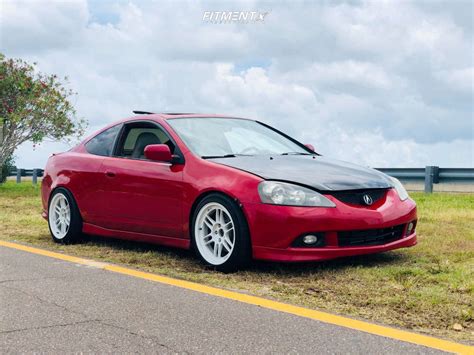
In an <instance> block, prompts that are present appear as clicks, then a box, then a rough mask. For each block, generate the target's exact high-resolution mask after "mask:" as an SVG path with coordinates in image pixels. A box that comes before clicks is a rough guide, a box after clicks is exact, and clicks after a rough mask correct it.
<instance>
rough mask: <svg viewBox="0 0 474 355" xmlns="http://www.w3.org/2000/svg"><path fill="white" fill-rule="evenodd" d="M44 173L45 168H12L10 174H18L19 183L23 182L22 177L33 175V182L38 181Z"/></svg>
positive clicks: (17, 181)
mask: <svg viewBox="0 0 474 355" xmlns="http://www.w3.org/2000/svg"><path fill="white" fill-rule="evenodd" d="M43 173H44V170H43V169H19V168H16V169H12V170H11V171H10V174H9V176H16V183H17V184H19V183H20V182H21V178H22V177H26V176H31V178H32V179H31V181H32V182H33V184H37V183H38V178H39V177H42V176H43Z"/></svg>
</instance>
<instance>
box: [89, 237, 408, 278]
mask: <svg viewBox="0 0 474 355" xmlns="http://www.w3.org/2000/svg"><path fill="white" fill-rule="evenodd" d="M85 242H86V243H92V244H95V245H98V246H106V247H109V248H113V249H117V250H129V251H133V252H139V253H147V252H154V253H158V254H163V255H166V256H168V257H171V258H177V259H183V261H185V262H188V263H191V264H192V265H189V266H191V268H187V271H188V272H196V273H197V272H204V271H205V272H208V271H210V270H211V271H212V268H211V267H206V266H205V265H203V264H202V263H201V262H200V260H199V259H198V258H197V256H196V255H195V253H194V252H193V251H192V250H185V249H178V248H172V247H167V246H163V245H159V244H152V243H145V242H136V241H128V240H122V239H114V238H105V237H101V236H92V235H88V236H86V240H85ZM409 258H410V257H409V255H407V254H406V253H400V252H397V251H389V252H385V253H378V254H369V255H359V256H349V257H343V258H338V259H333V260H326V261H318V262H298V263H282V262H269V261H260V260H253V261H252V262H251V263H250V265H248V267H247V268H245V270H242V271H240V272H245V273H269V274H281V275H285V276H291V275H292V274H293V275H295V276H296V275H297V276H302V275H304V274H314V273H318V272H323V271H333V272H334V271H338V270H340V271H343V270H346V269H349V268H358V267H364V268H376V267H381V266H384V265H394V264H399V263H403V262H404V261H407V260H408V259H409Z"/></svg>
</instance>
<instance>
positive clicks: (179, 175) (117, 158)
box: [101, 121, 183, 238]
mask: <svg viewBox="0 0 474 355" xmlns="http://www.w3.org/2000/svg"><path fill="white" fill-rule="evenodd" d="M153 136H155V137H153ZM165 143H166V144H168V145H169V146H170V148H172V153H173V151H176V148H175V147H176V146H175V145H174V142H173V141H172V140H171V138H170V136H169V135H168V134H167V132H166V131H165V130H164V129H163V128H161V127H160V126H159V125H158V124H156V123H154V122H150V121H144V122H133V123H129V124H125V125H124V127H123V128H122V133H121V136H120V138H119V139H118V142H117V145H116V148H115V151H114V155H113V156H110V157H106V158H104V160H103V163H102V166H101V173H102V174H103V175H104V177H105V179H106V183H105V184H104V187H103V191H102V201H103V202H105V204H104V206H103V215H104V218H103V221H102V224H103V227H105V228H108V229H114V230H120V231H130V232H137V233H145V234H152V235H156V236H164V237H173V238H181V237H183V231H182V225H183V224H182V218H183V212H182V204H183V188H182V184H183V164H182V163H178V164H171V163H168V162H157V161H150V160H147V159H146V158H145V157H144V152H143V150H144V148H145V146H146V145H147V144H165Z"/></svg>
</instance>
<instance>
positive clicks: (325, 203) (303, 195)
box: [258, 181, 336, 207]
mask: <svg viewBox="0 0 474 355" xmlns="http://www.w3.org/2000/svg"><path fill="white" fill-rule="evenodd" d="M258 193H259V195H260V199H261V200H262V202H263V203H269V204H272V205H286V206H308V207H309V206H313V207H336V205H335V204H334V203H333V202H332V201H331V200H329V199H327V198H326V197H324V196H323V195H321V194H320V193H317V192H316V191H313V190H310V189H308V188H306V187H303V186H298V185H293V184H289V183H286V182H279V181H262V182H261V183H260V184H259V185H258Z"/></svg>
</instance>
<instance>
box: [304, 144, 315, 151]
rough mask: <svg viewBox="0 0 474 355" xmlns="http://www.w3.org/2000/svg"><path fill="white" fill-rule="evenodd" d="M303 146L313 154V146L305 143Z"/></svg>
mask: <svg viewBox="0 0 474 355" xmlns="http://www.w3.org/2000/svg"><path fill="white" fill-rule="evenodd" d="M304 146H305V147H306V148H308V149H309V150H311V151H312V152H314V146H313V145H312V144H309V143H306V144H305V145H304Z"/></svg>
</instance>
